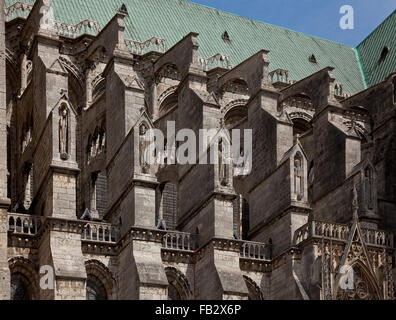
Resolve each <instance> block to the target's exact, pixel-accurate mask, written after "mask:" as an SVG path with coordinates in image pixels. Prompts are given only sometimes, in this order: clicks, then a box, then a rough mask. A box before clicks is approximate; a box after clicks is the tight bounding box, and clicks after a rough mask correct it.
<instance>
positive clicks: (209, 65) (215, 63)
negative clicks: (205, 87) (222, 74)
mask: <svg viewBox="0 0 396 320" xmlns="http://www.w3.org/2000/svg"><path fill="white" fill-rule="evenodd" d="M198 61H199V65H200V66H201V67H202V68H203V69H204V71H209V70H212V69H215V68H223V69H229V70H230V69H232V66H231V63H230V58H229V57H228V56H227V55H224V54H219V53H218V54H215V55H214V56H212V57H210V58H207V59H205V58H199V60H198Z"/></svg>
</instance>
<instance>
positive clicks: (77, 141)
mask: <svg viewBox="0 0 396 320" xmlns="http://www.w3.org/2000/svg"><path fill="white" fill-rule="evenodd" d="M79 5H80V6H81V8H80V7H79V8H76V7H75V6H76V4H75V2H74V1H67V0H36V1H34V0H26V1H25V0H23V1H13V0H5V1H1V7H0V100H1V103H0V300H1V299H4V300H8V299H14V300H18V299H20V300H62V299H75V300H81V299H108V300H114V299H121V300H139V299H157V300H167V299H172V300H193V299H198V300H200V299H209V300H248V299H250V300H278V299H280V300H283V299H296V300H318V299H322V300H327V299H329V300H335V299H357V300H371V299H372V300H390V299H394V298H395V296H394V275H395V274H394V272H395V269H394V268H395V258H394V236H393V234H394V233H395V232H396V161H395V159H396V47H395V42H394V38H393V37H394V34H396V13H395V12H393V14H392V15H391V16H389V17H388V18H387V19H386V20H385V21H384V22H383V24H382V25H380V26H379V27H378V28H377V29H376V30H375V31H374V32H373V33H372V34H371V35H370V36H369V37H368V38H367V39H366V40H365V41H364V42H362V44H361V45H359V46H358V47H356V48H353V47H349V46H345V45H342V44H338V43H333V42H330V41H327V40H323V39H318V38H314V37H311V36H308V35H303V34H299V33H296V32H293V31H290V30H285V29H282V28H279V27H275V26H272V25H268V24H265V23H261V22H257V21H252V20H248V19H244V18H241V17H238V16H234V15H231V14H228V13H224V12H220V11H217V10H215V9H211V8H207V7H202V6H199V5H196V4H192V3H189V2H187V1H179V0H166V1H165V0H162V1H155V0H124V1H119V0H108V1H102V0H89V1H82V2H79ZM111 10H113V11H111ZM170 121H174V122H175V123H176V128H177V129H178V130H179V129H183V128H187V129H191V130H192V131H194V132H195V133H197V135H198V132H199V130H200V129H215V130H218V131H220V130H226V131H231V130H234V129H251V130H252V136H253V143H252V150H251V153H252V154H251V156H252V163H251V170H248V171H246V170H239V169H240V168H237V167H233V166H232V165H229V166H227V167H224V166H223V165H222V164H213V165H202V164H188V165H182V164H165V165H161V166H157V165H150V164H149V163H147V162H146V161H145V159H144V158H142V149H144V148H145V147H146V145H145V142H144V141H143V140H142V136H144V135H145V133H146V132H147V131H148V130H150V129H153V128H157V129H160V130H162V131H164V132H166V131H167V129H168V128H167V126H168V124H169V122H170ZM242 152H243V150H242ZM350 272H353V282H352V283H351V282H348V283H346V282H345V281H344V282H343V277H345V274H348V273H350ZM43 277H47V281H42V280H43ZM48 279H49V280H48ZM51 279H52V280H51Z"/></svg>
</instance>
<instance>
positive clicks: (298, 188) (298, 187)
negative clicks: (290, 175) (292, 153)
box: [294, 156, 304, 201]
mask: <svg viewBox="0 0 396 320" xmlns="http://www.w3.org/2000/svg"><path fill="white" fill-rule="evenodd" d="M294 190H295V193H296V195H297V200H298V201H301V200H302V198H303V196H304V180H303V169H302V161H301V159H300V158H299V157H298V156H297V157H296V158H295V159H294Z"/></svg>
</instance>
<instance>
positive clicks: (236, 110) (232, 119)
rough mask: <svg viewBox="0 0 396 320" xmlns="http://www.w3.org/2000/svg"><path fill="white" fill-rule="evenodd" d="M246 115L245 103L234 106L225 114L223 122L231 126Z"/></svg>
mask: <svg viewBox="0 0 396 320" xmlns="http://www.w3.org/2000/svg"><path fill="white" fill-rule="evenodd" d="M247 116H248V110H247V108H246V106H245V105H241V106H235V107H233V108H231V109H230V110H229V111H228V112H227V113H226V114H225V116H224V123H225V125H226V127H227V128H233V127H234V126H235V125H237V124H238V123H239V122H240V121H242V120H243V119H245V118H246V117H247Z"/></svg>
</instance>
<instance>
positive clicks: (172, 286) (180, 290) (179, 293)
mask: <svg viewBox="0 0 396 320" xmlns="http://www.w3.org/2000/svg"><path fill="white" fill-rule="evenodd" d="M165 274H166V277H167V279H168V282H169V287H168V299H169V300H190V299H191V298H192V292H191V289H190V285H189V283H188V280H187V278H186V276H185V275H184V274H183V273H181V272H180V271H179V270H177V269H176V268H173V267H167V268H165Z"/></svg>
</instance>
